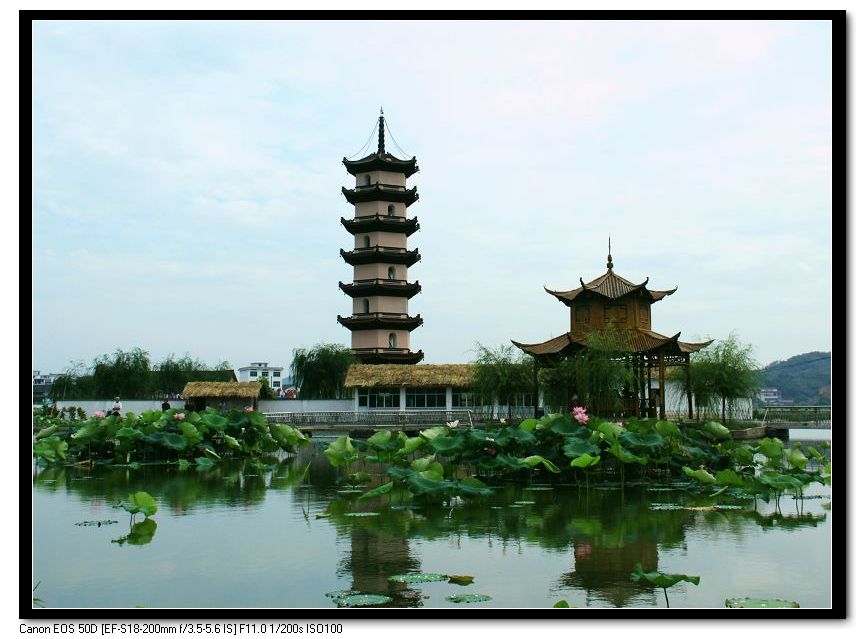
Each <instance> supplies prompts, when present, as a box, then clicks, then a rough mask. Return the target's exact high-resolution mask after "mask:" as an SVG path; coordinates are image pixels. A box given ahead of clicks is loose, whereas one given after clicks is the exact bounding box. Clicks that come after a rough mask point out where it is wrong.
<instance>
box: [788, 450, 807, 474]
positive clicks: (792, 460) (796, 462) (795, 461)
mask: <svg viewBox="0 0 865 639" xmlns="http://www.w3.org/2000/svg"><path fill="white" fill-rule="evenodd" d="M784 457H786V458H787V463H788V464H790V465H791V466H793V467H794V468H798V469H799V470H805V466H807V465H808V458H807V457H805V455H804V454H803V453H802V451H801V450H799V449H798V448H788V449H786V450H785V451H784Z"/></svg>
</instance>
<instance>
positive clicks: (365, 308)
mask: <svg viewBox="0 0 865 639" xmlns="http://www.w3.org/2000/svg"><path fill="white" fill-rule="evenodd" d="M360 307H361V308H362V309H363V312H364V313H369V300H368V299H367V298H363V301H362V302H361V303H360Z"/></svg>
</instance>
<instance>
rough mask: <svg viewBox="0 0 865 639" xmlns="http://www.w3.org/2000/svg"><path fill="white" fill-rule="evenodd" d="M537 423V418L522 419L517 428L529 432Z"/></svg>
mask: <svg viewBox="0 0 865 639" xmlns="http://www.w3.org/2000/svg"><path fill="white" fill-rule="evenodd" d="M537 425H538V420H537V419H532V418H529V419H524V420H523V421H522V422H521V423H520V425H519V429H520V430H522V431H525V432H527V433H531V432H532V431H534V430H535V427H536V426H537Z"/></svg>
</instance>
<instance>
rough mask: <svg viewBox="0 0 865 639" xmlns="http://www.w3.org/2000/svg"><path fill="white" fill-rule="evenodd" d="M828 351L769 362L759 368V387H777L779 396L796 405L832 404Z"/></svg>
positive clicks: (830, 361)
mask: <svg viewBox="0 0 865 639" xmlns="http://www.w3.org/2000/svg"><path fill="white" fill-rule="evenodd" d="M831 363H832V360H831V353H829V352H824V351H813V352H811V353H802V354H801V355H795V356H793V357H791V358H790V359H785V360H784V361H781V362H772V363H771V364H769V365H768V366H767V367H766V368H764V369H763V382H762V386H763V388H777V389H778V390H780V391H781V397H782V398H783V399H785V400H792V401H793V403H794V404H796V405H798V406H821V405H829V404H831V403H832V385H831V384H832V382H831V377H830V365H831Z"/></svg>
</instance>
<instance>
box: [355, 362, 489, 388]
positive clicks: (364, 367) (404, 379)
mask: <svg viewBox="0 0 865 639" xmlns="http://www.w3.org/2000/svg"><path fill="white" fill-rule="evenodd" d="M473 369H474V366H473V365H472V364H415V365H413V366H409V365H405V364H352V365H351V366H349V368H348V372H347V373H346V375H345V386H346V388H353V387H361V388H372V387H373V386H391V387H393V386H419V387H442V386H454V387H463V386H470V385H471V382H472V370H473Z"/></svg>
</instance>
